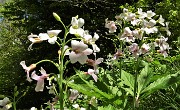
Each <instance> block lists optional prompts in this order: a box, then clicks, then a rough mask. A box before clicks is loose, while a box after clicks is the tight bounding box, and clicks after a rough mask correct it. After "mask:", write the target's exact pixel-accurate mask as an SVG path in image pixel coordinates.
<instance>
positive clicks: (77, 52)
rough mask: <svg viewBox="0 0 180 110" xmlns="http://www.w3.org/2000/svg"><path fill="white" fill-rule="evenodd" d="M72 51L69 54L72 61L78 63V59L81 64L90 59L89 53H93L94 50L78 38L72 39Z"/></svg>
mask: <svg viewBox="0 0 180 110" xmlns="http://www.w3.org/2000/svg"><path fill="white" fill-rule="evenodd" d="M71 46H72V51H71V53H70V54H69V59H70V60H71V63H76V62H77V61H78V62H79V63H81V64H84V63H86V60H87V59H88V57H87V55H90V54H92V52H93V50H92V49H90V48H88V46H87V45H86V44H84V43H83V42H81V41H80V42H79V41H76V40H72V41H71Z"/></svg>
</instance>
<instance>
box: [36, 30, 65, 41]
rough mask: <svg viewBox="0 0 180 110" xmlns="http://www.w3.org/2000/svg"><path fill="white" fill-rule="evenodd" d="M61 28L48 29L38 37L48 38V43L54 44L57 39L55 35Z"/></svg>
mask: <svg viewBox="0 0 180 110" xmlns="http://www.w3.org/2000/svg"><path fill="white" fill-rule="evenodd" d="M61 31H62V30H50V31H47V33H40V34H39V37H40V38H42V39H44V40H48V42H49V43H50V44H55V42H56V40H57V35H58V34H59V33H60V32H61Z"/></svg>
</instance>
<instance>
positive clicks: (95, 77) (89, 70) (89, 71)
mask: <svg viewBox="0 0 180 110" xmlns="http://www.w3.org/2000/svg"><path fill="white" fill-rule="evenodd" d="M95 73H97V72H96V71H95V70H93V69H88V72H87V74H89V75H91V76H92V77H93V79H94V81H95V82H97V79H98V77H97V75H96V74H95Z"/></svg>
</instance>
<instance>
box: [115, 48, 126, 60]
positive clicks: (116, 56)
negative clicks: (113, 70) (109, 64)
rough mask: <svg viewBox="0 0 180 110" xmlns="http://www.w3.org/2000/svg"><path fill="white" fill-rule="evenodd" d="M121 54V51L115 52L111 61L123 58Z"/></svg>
mask: <svg viewBox="0 0 180 110" xmlns="http://www.w3.org/2000/svg"><path fill="white" fill-rule="evenodd" d="M123 54H124V53H123V52H122V50H121V49H118V50H117V52H116V53H115V54H114V57H113V60H118V59H119V57H123Z"/></svg>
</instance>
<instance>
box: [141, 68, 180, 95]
mask: <svg viewBox="0 0 180 110" xmlns="http://www.w3.org/2000/svg"><path fill="white" fill-rule="evenodd" d="M179 81H180V71H178V72H177V73H175V74H171V75H167V76H164V77H162V78H160V79H158V80H156V81H154V82H152V83H151V84H150V85H149V86H148V87H146V88H145V89H144V90H143V91H142V92H141V93H144V95H143V97H141V98H144V97H146V96H148V95H150V94H151V93H153V92H155V91H157V90H159V89H165V88H167V87H169V86H170V85H172V84H174V83H177V82H179Z"/></svg>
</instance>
